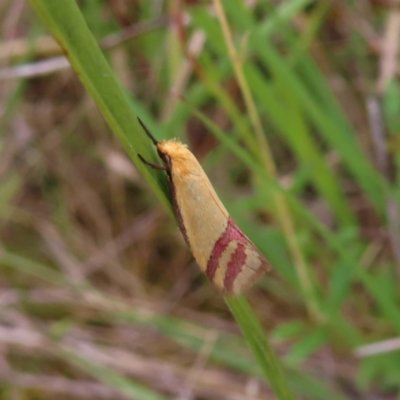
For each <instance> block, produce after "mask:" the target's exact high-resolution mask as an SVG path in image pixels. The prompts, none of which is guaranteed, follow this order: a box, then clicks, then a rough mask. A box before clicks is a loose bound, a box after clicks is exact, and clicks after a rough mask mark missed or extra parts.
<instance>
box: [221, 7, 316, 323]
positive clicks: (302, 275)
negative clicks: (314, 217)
mask: <svg viewBox="0 0 400 400" xmlns="http://www.w3.org/2000/svg"><path fill="white" fill-rule="evenodd" d="M214 6H215V9H216V12H217V16H218V19H219V22H220V24H221V29H222V32H223V35H224V38H225V42H226V45H227V48H228V54H229V57H230V59H231V61H232V65H233V69H234V72H235V76H236V79H237V81H238V84H239V87H240V90H241V92H242V95H243V98H244V102H245V104H246V108H247V111H248V113H249V118H250V121H251V124H252V126H253V129H254V132H255V135H256V137H257V140H258V143H259V153H258V157H259V160H260V162H261V163H262V165H263V166H264V168H265V170H266V171H267V173H268V174H269V175H270V176H272V177H276V175H277V170H276V166H275V162H274V159H273V156H272V152H271V149H270V146H269V144H268V140H267V137H266V135H265V132H264V129H263V127H262V123H261V120H260V117H259V115H258V113H257V110H256V106H255V103H254V99H253V96H252V94H251V92H250V88H249V86H248V84H247V80H246V77H245V75H244V72H243V68H242V59H241V58H240V57H239V55H238V52H237V51H236V48H235V45H234V43H233V39H232V34H231V31H230V28H229V24H228V21H227V18H226V15H225V12H224V9H223V7H222V4H221V1H220V0H214ZM274 196H275V198H274V200H275V205H276V210H277V214H278V218H279V222H280V224H281V227H282V230H283V232H284V234H285V236H286V240H287V243H288V246H289V249H290V252H291V254H292V258H293V262H294V265H295V268H296V273H297V276H298V279H299V282H300V288H301V291H302V293H303V295H304V298H305V302H306V307H307V310H308V313H309V315H310V316H311V317H312V318H313V319H314V320H316V321H318V322H322V321H323V320H324V317H323V315H322V313H321V311H320V309H319V305H318V301H317V299H316V297H315V293H314V288H313V284H312V281H311V278H310V274H309V272H308V267H307V264H306V261H305V259H304V257H303V253H302V252H301V249H300V246H299V243H298V241H297V237H296V231H295V226H294V222H293V219H292V216H291V214H290V211H289V208H288V206H287V204H286V202H285V199H284V198H283V196H282V195H281V194H280V193H275V194H274Z"/></svg>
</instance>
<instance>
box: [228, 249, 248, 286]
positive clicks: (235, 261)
mask: <svg viewBox="0 0 400 400" xmlns="http://www.w3.org/2000/svg"><path fill="white" fill-rule="evenodd" d="M246 258H247V254H246V246H245V245H244V244H243V243H240V242H238V246H237V247H236V250H235V252H234V253H233V254H232V258H231V259H230V260H229V263H228V268H227V270H226V275H225V280H224V286H225V290H227V291H232V289H233V283H234V282H235V279H236V277H237V276H238V275H239V273H240V271H241V270H242V268H243V267H244V265H245V264H246Z"/></svg>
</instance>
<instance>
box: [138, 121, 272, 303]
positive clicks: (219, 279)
mask: <svg viewBox="0 0 400 400" xmlns="http://www.w3.org/2000/svg"><path fill="white" fill-rule="evenodd" d="M139 122H140V124H141V125H142V127H143V129H144V130H145V132H146V133H147V135H148V136H149V137H150V139H151V140H152V141H153V143H154V144H155V146H156V147H157V151H158V155H159V156H160V158H161V160H162V161H163V165H158V164H154V163H151V162H148V161H146V160H145V159H144V158H143V157H142V156H141V155H140V154H139V155H138V156H139V158H140V159H141V160H142V161H143V162H144V163H145V164H146V165H149V166H150V167H152V168H155V169H159V170H163V171H166V173H167V176H168V180H169V183H170V188H171V194H172V199H173V205H174V210H175V214H176V217H177V220H178V223H179V228H180V230H181V232H182V234H183V237H184V238H185V241H186V243H187V244H188V245H189V247H190V249H191V251H192V254H193V256H194V258H195V259H196V261H197V263H198V264H199V266H200V268H201V269H202V271H203V272H204V273H205V274H206V275H207V277H208V278H209V279H210V280H211V281H212V282H213V283H214V284H215V285H216V286H217V288H218V289H220V290H221V291H222V292H223V293H224V294H225V295H238V294H240V293H242V292H243V291H245V290H246V289H248V288H249V287H250V286H252V285H253V284H254V283H255V282H256V281H257V280H258V279H259V278H260V276H261V275H262V274H263V273H264V272H266V271H268V270H269V268H270V265H269V262H268V261H267V260H266V259H265V258H264V256H263V255H262V254H261V253H260V252H259V251H258V250H257V248H256V247H255V245H254V244H253V243H252V242H251V241H250V239H249V238H248V237H247V236H246V235H244V233H243V232H242V231H241V230H240V229H239V228H238V226H237V225H236V224H235V222H234V221H233V220H232V218H231V216H230V215H229V214H228V211H227V210H226V208H225V207H224V205H223V204H222V202H221V200H220V199H219V197H218V195H217V194H216V193H215V190H214V188H213V187H212V185H211V182H210V181H209V179H208V177H207V175H206V173H205V172H204V170H203V168H202V167H201V166H200V164H199V162H198V161H197V159H196V157H195V156H194V155H193V153H192V152H191V151H190V150H189V149H188V148H187V146H186V145H184V144H183V143H180V142H179V141H177V140H175V139H173V140H163V141H161V142H158V141H157V140H156V139H155V138H154V136H153V135H152V134H151V133H150V132H149V130H148V129H147V128H146V126H145V125H144V124H143V123H142V121H140V119H139Z"/></svg>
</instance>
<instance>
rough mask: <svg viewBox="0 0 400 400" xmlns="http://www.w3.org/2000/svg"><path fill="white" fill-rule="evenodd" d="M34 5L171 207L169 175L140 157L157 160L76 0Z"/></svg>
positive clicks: (45, 0) (47, 0)
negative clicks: (155, 168) (161, 172)
mask: <svg viewBox="0 0 400 400" xmlns="http://www.w3.org/2000/svg"><path fill="white" fill-rule="evenodd" d="M31 4H32V5H33V7H34V8H35V10H36V12H37V13H38V14H39V16H40V17H41V18H42V20H43V21H44V23H45V24H46V25H47V27H48V28H49V29H50V31H51V33H52V34H53V36H54V37H55V38H56V39H57V41H58V43H59V44H60V46H61V48H62V49H63V51H64V53H65V55H66V56H67V57H68V59H69V61H70V63H71V65H72V66H73V68H74V70H75V72H76V73H77V74H78V76H79V78H80V80H81V81H82V83H83V84H84V86H85V87H86V89H87V90H88V92H89V93H90V95H91V96H92V97H93V99H94V101H95V102H96V104H97V106H98V108H99V109H100V111H101V113H102V114H103V116H104V118H105V119H106V120H107V122H108V124H109V125H110V127H111V128H112V130H113V132H114V133H115V134H116V135H117V137H118V139H119V140H120V141H121V143H122V144H123V145H124V147H125V150H126V151H127V153H128V154H129V156H130V157H131V159H132V160H133V162H134V163H135V164H136V167H137V168H138V170H139V171H140V173H141V174H142V175H143V176H144V177H145V179H146V181H147V182H148V183H149V185H150V187H151V188H152V189H153V191H154V192H155V193H156V195H157V196H158V197H159V199H160V200H161V202H162V203H163V204H164V206H165V207H167V208H168V209H169V210H172V208H171V202H170V201H168V193H169V192H168V187H167V181H166V178H165V177H164V176H163V175H162V174H159V173H157V171H154V170H152V169H151V168H148V167H147V166H145V165H144V164H143V163H142V162H141V161H140V160H139V158H138V156H137V154H138V153H139V154H141V155H142V156H143V157H144V158H145V159H147V160H149V161H151V160H154V161H157V160H156V158H155V153H154V149H153V148H152V144H151V142H150V141H149V140H148V138H147V136H146V135H145V134H144V132H143V129H142V128H141V127H140V125H139V123H138V121H137V118H136V116H135V115H134V113H133V109H132V107H131V104H130V102H129V100H128V98H127V96H126V95H125V93H124V91H123V90H122V88H121V86H120V84H119V82H118V80H117V79H116V77H115V75H114V72H113V71H112V70H111V68H110V66H109V65H108V63H107V61H106V59H105V57H104V55H103V53H102V52H101V50H100V48H99V46H98V44H97V42H96V40H95V39H94V37H93V36H92V34H91V32H90V31H89V28H88V27H87V25H86V22H85V20H84V19H83V16H82V14H81V12H80V10H79V8H78V6H77V4H76V2H75V1H70V0H58V1H53V0H31Z"/></svg>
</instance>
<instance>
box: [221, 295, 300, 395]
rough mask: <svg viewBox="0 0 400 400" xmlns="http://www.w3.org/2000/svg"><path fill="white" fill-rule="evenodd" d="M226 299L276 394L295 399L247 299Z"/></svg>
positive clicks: (240, 297)
mask: <svg viewBox="0 0 400 400" xmlns="http://www.w3.org/2000/svg"><path fill="white" fill-rule="evenodd" d="M225 301H226V303H227V304H228V306H229V308H230V310H231V312H232V314H233V315H234V316H235V319H236V321H237V322H238V324H239V325H240V328H241V330H242V332H243V335H244V337H245V338H246V341H247V343H248V344H249V346H250V347H251V349H252V351H253V354H254V356H255V357H256V360H257V361H258V363H259V365H260V367H261V369H262V371H263V372H264V374H265V376H266V377H267V378H268V381H269V383H270V385H271V387H272V389H273V390H274V392H275V394H276V395H277V396H278V398H279V399H280V400H284V399H288V400H289V399H294V396H293V394H292V392H291V391H290V389H289V387H288V386H287V384H286V381H285V378H284V376H283V372H282V369H281V366H280V364H279V362H278V359H277V358H276V356H275V354H274V352H273V351H272V349H271V347H270V345H269V344H268V341H267V340H266V338H265V335H264V332H263V330H262V327H261V325H260V323H259V321H258V320H257V317H256V316H255V315H254V313H253V310H252V308H251V307H250V305H249V303H248V302H247V300H246V299H245V298H244V297H242V296H239V297H235V298H226V299H225Z"/></svg>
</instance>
